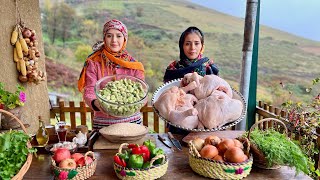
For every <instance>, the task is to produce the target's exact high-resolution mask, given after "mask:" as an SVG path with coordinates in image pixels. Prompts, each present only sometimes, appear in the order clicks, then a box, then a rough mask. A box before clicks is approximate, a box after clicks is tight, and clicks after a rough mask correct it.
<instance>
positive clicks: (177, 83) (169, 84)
mask: <svg viewBox="0 0 320 180" xmlns="http://www.w3.org/2000/svg"><path fill="white" fill-rule="evenodd" d="M181 80H182V78H180V79H175V80H172V81H169V82H167V83H165V84H163V85H162V86H160V87H158V88H157V90H156V91H155V92H154V93H153V96H152V100H151V103H152V108H153V110H154V112H156V113H157V115H158V116H159V117H160V119H162V120H164V121H165V122H167V123H168V124H170V125H172V126H174V127H177V128H179V129H183V130H186V131H192V132H214V131H220V130H224V129H228V128H230V127H232V126H235V125H236V124H238V123H239V122H240V121H242V120H243V119H245V117H246V112H247V111H246V109H247V103H246V101H245V99H244V97H243V95H242V94H241V93H240V92H238V91H236V90H235V89H233V88H232V91H233V99H238V100H240V101H241V102H242V104H243V109H242V113H241V116H240V117H239V118H238V119H235V120H234V121H232V122H229V123H227V124H224V125H222V126H220V127H217V128H212V129H190V128H186V127H183V126H180V125H177V124H173V123H171V122H170V121H169V120H167V119H165V118H164V117H162V116H161V115H160V113H159V111H158V110H157V109H156V108H155V106H154V102H156V100H157V99H158V98H159V96H160V95H161V94H162V93H163V92H164V91H165V90H167V89H169V88H171V87H172V86H178V87H180V82H181Z"/></svg>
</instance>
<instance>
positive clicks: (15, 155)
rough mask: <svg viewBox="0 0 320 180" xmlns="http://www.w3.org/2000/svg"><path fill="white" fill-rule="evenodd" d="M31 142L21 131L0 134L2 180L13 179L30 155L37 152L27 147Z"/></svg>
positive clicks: (0, 175) (0, 173)
mask: <svg viewBox="0 0 320 180" xmlns="http://www.w3.org/2000/svg"><path fill="white" fill-rule="evenodd" d="M29 140H30V137H29V136H28V135H27V134H25V133H23V132H21V131H11V130H10V131H8V132H6V133H3V134H0V179H11V178H12V177H13V176H14V175H16V174H17V172H18V171H19V170H20V168H21V167H22V166H23V164H24V163H25V162H26V160H27V155H28V153H35V152H36V149H34V148H28V147H27V142H28V141H29Z"/></svg>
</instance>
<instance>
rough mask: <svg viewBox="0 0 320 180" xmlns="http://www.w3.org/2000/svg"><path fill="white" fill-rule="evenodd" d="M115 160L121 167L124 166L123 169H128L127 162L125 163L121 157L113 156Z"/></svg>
mask: <svg viewBox="0 0 320 180" xmlns="http://www.w3.org/2000/svg"><path fill="white" fill-rule="evenodd" d="M113 160H114V162H115V163H117V164H119V165H120V166H123V167H126V166H127V164H126V162H125V161H124V159H121V158H120V157H119V156H117V155H115V156H113Z"/></svg>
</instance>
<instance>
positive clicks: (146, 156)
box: [132, 145, 150, 162]
mask: <svg viewBox="0 0 320 180" xmlns="http://www.w3.org/2000/svg"><path fill="white" fill-rule="evenodd" d="M132 154H141V155H142V156H143V161H144V162H147V161H150V151H149V149H148V148H147V146H145V145H142V146H139V145H138V146H137V147H135V148H132Z"/></svg>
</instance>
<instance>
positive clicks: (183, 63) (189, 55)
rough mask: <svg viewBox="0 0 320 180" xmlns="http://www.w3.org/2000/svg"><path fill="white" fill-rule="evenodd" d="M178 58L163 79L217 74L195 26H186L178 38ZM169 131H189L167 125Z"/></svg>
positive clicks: (199, 31)
mask: <svg viewBox="0 0 320 180" xmlns="http://www.w3.org/2000/svg"><path fill="white" fill-rule="evenodd" d="M179 49H180V60H178V61H173V62H172V63H171V64H170V65H169V66H168V67H167V69H166V72H165V74H164V78H163V81H164V82H168V81H170V80H173V79H178V78H183V76H184V75H185V74H187V73H192V72H197V73H198V74H199V75H201V76H204V75H207V74H215V75H218V73H219V69H218V67H217V66H216V65H215V64H213V61H212V60H210V59H209V58H207V57H204V56H203V55H202V54H203V51H204V36H203V33H202V32H201V30H200V29H198V28H197V27H193V26H192V27H189V28H187V29H186V30H185V31H184V32H183V33H182V34H181V36H180V39H179ZM169 131H170V132H172V133H176V134H183V135H186V134H188V133H189V132H188V131H185V130H182V129H178V128H176V127H174V126H170V125H169Z"/></svg>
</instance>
